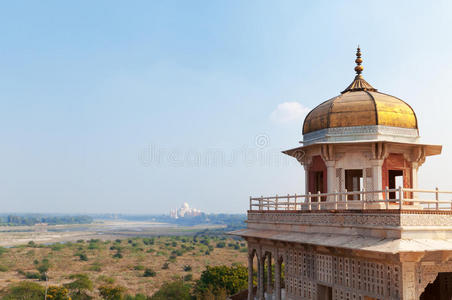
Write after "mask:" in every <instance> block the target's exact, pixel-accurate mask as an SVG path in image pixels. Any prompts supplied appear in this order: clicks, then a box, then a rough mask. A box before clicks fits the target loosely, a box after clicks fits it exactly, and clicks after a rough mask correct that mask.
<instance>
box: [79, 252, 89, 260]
mask: <svg viewBox="0 0 452 300" xmlns="http://www.w3.org/2000/svg"><path fill="white" fill-rule="evenodd" d="M79 257H80V260H81V261H88V256H87V255H86V254H85V253H82V254H80V255H79Z"/></svg>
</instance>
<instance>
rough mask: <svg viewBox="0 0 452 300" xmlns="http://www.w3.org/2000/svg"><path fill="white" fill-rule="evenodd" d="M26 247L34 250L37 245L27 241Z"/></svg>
mask: <svg viewBox="0 0 452 300" xmlns="http://www.w3.org/2000/svg"><path fill="white" fill-rule="evenodd" d="M27 246H28V247H32V248H36V247H37V246H38V245H37V244H36V243H35V242H33V241H29V242H28V244H27Z"/></svg>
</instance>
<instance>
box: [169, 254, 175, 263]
mask: <svg viewBox="0 0 452 300" xmlns="http://www.w3.org/2000/svg"><path fill="white" fill-rule="evenodd" d="M176 258H177V256H176V255H170V257H169V259H168V260H169V261H170V262H175V261H176Z"/></svg>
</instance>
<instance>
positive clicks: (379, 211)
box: [231, 48, 452, 300]
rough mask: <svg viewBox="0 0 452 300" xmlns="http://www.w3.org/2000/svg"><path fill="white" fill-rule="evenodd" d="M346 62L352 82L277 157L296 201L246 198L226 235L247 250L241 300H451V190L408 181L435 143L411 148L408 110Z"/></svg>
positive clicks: (412, 117)
mask: <svg viewBox="0 0 452 300" xmlns="http://www.w3.org/2000/svg"><path fill="white" fill-rule="evenodd" d="M356 56H357V58H356V60H355V62H356V67H355V71H356V73H357V74H356V76H355V78H354V80H353V82H352V83H351V84H350V85H349V86H348V87H347V88H346V89H345V90H344V91H342V92H341V93H340V95H338V96H336V97H333V98H331V99H329V100H327V101H325V102H323V103H321V104H319V105H318V106H317V107H316V108H314V109H313V110H312V111H311V112H310V113H309V114H308V115H307V117H306V119H305V120H304V124H303V141H302V146H301V147H298V148H294V149H290V150H287V151H284V153H285V154H287V155H290V156H292V157H294V158H296V159H297V160H298V162H300V164H301V165H303V167H304V170H305V175H306V177H305V178H306V179H305V181H306V182H305V194H295V195H285V196H278V195H276V196H271V197H256V198H253V197H252V198H250V203H249V210H248V218H247V228H246V229H242V230H238V231H234V232H231V234H234V235H238V236H241V237H243V238H244V239H246V241H247V243H248V251H249V252H248V272H249V274H248V275H249V284H248V299H249V300H251V299H259V300H261V299H275V300H280V299H313V300H323V299H325V300H328V299H337V300H339V299H340V300H352V299H353V300H370V299H405V300H413V299H422V300H425V299H439V300H442V299H452V202H451V201H450V199H451V198H452V197H450V196H451V194H452V192H447V191H442V190H438V189H437V188H435V189H432V190H421V189H419V188H418V176H417V174H418V170H419V168H420V167H421V166H422V165H423V164H424V162H425V160H426V157H427V156H432V155H438V154H440V153H441V146H440V145H427V144H422V143H421V142H420V140H419V127H418V122H417V118H416V114H415V112H414V111H413V109H412V108H411V107H410V106H409V105H408V104H407V103H406V102H404V101H403V100H401V99H399V98H397V97H394V96H391V95H388V94H385V93H382V92H380V91H378V90H377V89H375V88H374V87H373V86H371V85H370V84H369V83H368V82H367V81H366V80H364V78H363V77H362V75H361V73H362V71H363V67H362V65H361V64H362V58H361V52H360V49H359V48H358V51H357V53H356ZM448 196H449V200H446V199H447V198H448ZM253 266H257V287H254V286H253ZM272 268H273V272H272Z"/></svg>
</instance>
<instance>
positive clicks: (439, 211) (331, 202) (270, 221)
mask: <svg viewBox="0 0 452 300" xmlns="http://www.w3.org/2000/svg"><path fill="white" fill-rule="evenodd" d="M451 194H452V192H449V191H440V190H438V189H436V190H414V189H407V188H398V189H392V190H391V189H385V190H383V191H371V192H370V191H360V192H338V193H330V194H327V193H324V194H321V193H318V194H315V195H311V194H308V195H288V196H284V197H281V196H274V197H260V198H251V199H250V210H249V211H248V220H247V223H248V228H249V229H257V230H264V231H281V232H294V233H295V232H299V233H310V234H319V233H320V234H333V235H334V234H340V235H354V236H366V237H375V238H393V239H397V238H408V239H410V238H428V239H431V238H434V239H442V238H452V209H451V205H452V201H451V200H442V199H441V198H444V197H445V195H449V196H450V195H451ZM390 195H396V196H397V197H395V199H392V198H391V197H390ZM420 196H423V197H422V198H421V197H420ZM429 198H433V199H429ZM317 199H320V200H325V201H320V202H317ZM351 199H356V200H351Z"/></svg>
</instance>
